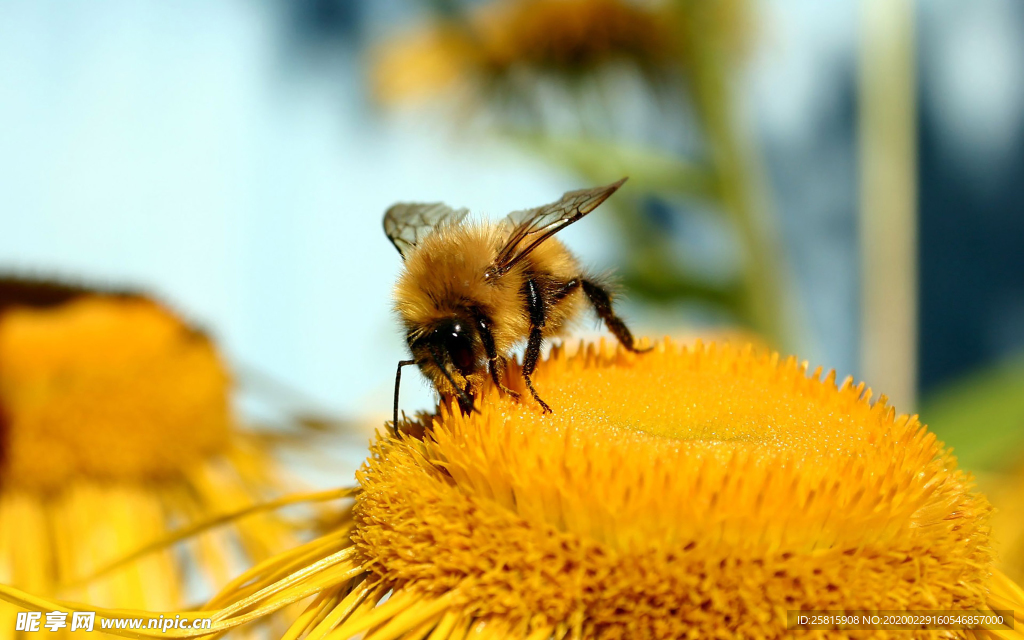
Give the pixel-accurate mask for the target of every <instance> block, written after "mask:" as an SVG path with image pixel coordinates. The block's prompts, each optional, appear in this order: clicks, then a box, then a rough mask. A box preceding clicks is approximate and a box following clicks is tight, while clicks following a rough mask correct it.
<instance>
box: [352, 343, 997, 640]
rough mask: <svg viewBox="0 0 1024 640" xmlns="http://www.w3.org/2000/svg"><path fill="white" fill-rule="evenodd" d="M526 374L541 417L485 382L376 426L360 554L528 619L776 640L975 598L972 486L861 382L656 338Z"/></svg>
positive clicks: (607, 633) (984, 530) (529, 626)
mask: <svg viewBox="0 0 1024 640" xmlns="http://www.w3.org/2000/svg"><path fill="white" fill-rule="evenodd" d="M520 380H521V373H520V371H519V370H518V369H517V368H516V367H511V368H510V371H509V372H508V376H507V379H506V381H505V383H506V384H507V385H509V386H510V387H512V388H514V389H517V390H519V391H522V392H524V393H523V397H524V398H528V397H529V395H528V392H526V390H525V388H523V385H522V384H521V382H520ZM534 384H535V386H536V388H537V390H538V392H539V393H540V395H541V396H542V397H543V398H544V399H545V401H546V402H547V403H548V404H549V405H550V406H551V407H552V408H553V409H554V413H551V414H542V413H541V412H540V411H539V409H538V407H537V405H536V404H535V403H532V402H530V401H526V400H524V401H516V400H514V399H511V398H509V397H506V396H501V395H499V394H498V393H497V391H496V390H495V389H493V388H492V389H487V390H485V392H484V394H483V395H482V396H481V397H480V398H478V400H477V407H478V411H474V412H473V413H472V414H470V415H468V416H463V415H461V414H460V413H459V412H458V410H457V408H454V407H453V410H448V409H443V410H442V411H440V412H439V414H438V415H436V416H431V417H429V418H425V419H424V420H423V421H422V424H420V425H419V426H421V427H422V428H424V429H425V430H426V435H425V436H424V437H423V438H422V439H417V438H412V437H403V438H400V439H394V438H389V437H381V438H380V439H379V440H378V442H377V443H376V445H375V449H374V456H373V457H372V458H371V459H370V460H369V461H368V462H367V464H366V465H365V466H364V468H363V470H362V471H361V474H360V477H359V481H360V485H361V488H362V492H361V493H360V495H359V496H358V498H357V501H356V505H355V510H354V517H355V522H356V527H355V531H354V533H353V535H352V539H353V541H354V542H355V544H356V547H357V550H358V553H359V557H360V561H361V563H362V566H363V567H364V568H366V569H367V570H369V571H371V572H372V573H373V574H374V575H376V576H377V577H379V579H381V580H382V581H384V583H385V584H391V585H401V586H402V588H403V590H405V591H415V592H420V593H423V594H425V595H427V596H431V597H441V596H445V597H446V598H448V599H449V601H451V602H456V603H458V606H459V607H462V608H464V610H465V611H466V613H467V615H471V616H472V617H473V618H474V619H478V620H489V621H491V622H492V623H493V624H499V625H502V627H503V628H507V629H509V630H513V629H519V630H522V631H523V633H524V634H525V633H527V632H529V631H531V630H543V629H546V628H557V627H558V626H559V625H563V626H567V627H568V628H575V629H578V630H579V631H580V632H581V633H583V634H584V635H587V636H590V637H622V638H634V637H653V638H674V637H681V636H685V635H687V634H688V633H689V634H696V635H698V636H705V635H713V634H721V633H723V632H728V633H729V634H735V635H740V636H744V637H751V636H763V637H773V636H779V635H782V634H784V633H785V619H786V611H787V610H794V609H847V610H849V609H878V610H886V609H901V610H902V609H970V608H984V607H985V606H986V605H985V603H986V598H987V595H988V584H989V577H990V572H991V557H990V551H989V548H988V526H987V515H988V510H989V507H988V504H987V502H986V501H985V500H984V498H983V497H981V496H980V495H978V494H976V493H973V492H972V491H971V488H970V484H969V482H968V479H967V478H966V477H965V475H964V474H963V473H962V472H961V471H959V470H957V469H956V464H955V460H954V459H953V458H952V457H951V456H950V454H949V453H948V452H947V451H946V450H944V449H943V447H942V444H941V443H939V442H937V441H936V439H935V437H934V435H933V434H931V433H929V432H928V431H927V430H926V429H925V428H924V427H923V426H922V425H921V424H920V423H919V422H918V421H917V419H916V417H908V416H899V417H897V416H896V414H895V412H894V411H893V410H892V409H891V408H889V407H888V406H887V405H886V403H885V400H884V397H883V398H882V399H881V400H879V401H878V402H876V403H874V404H871V403H870V402H869V399H870V396H871V392H870V390H865V389H864V386H863V385H860V386H853V385H851V384H850V383H849V381H847V382H846V383H844V384H843V385H841V386H840V387H837V386H836V384H835V379H834V374H829V375H828V376H826V377H824V379H822V377H821V372H820V370H819V371H817V372H815V373H814V375H811V376H808V374H807V368H806V364H798V363H797V362H796V361H795V360H794V359H789V360H785V361H780V360H779V359H778V357H777V356H772V355H758V354H755V353H754V352H753V350H752V349H749V348H748V349H746V350H736V349H732V348H728V347H726V348H715V347H714V346H712V347H709V348H706V349H705V348H703V347H701V346H700V345H698V346H697V347H696V348H695V349H680V348H679V347H678V346H676V345H673V344H671V343H663V344H660V345H659V346H658V347H657V348H656V349H655V350H654V351H652V352H650V353H647V354H642V355H639V356H637V355H633V354H629V353H625V352H623V351H621V350H618V351H615V350H610V349H605V348H604V347H603V346H602V347H601V348H598V349H594V348H593V347H590V348H587V349H581V350H580V351H579V352H578V353H577V354H576V355H574V356H571V357H567V356H565V355H564V354H562V353H560V352H559V351H558V350H557V349H556V350H555V352H554V353H553V354H552V356H551V357H550V358H549V359H548V360H547V361H545V362H543V363H541V365H540V366H539V367H538V370H537V372H536V374H535V376H534ZM406 426H407V428H408V429H409V430H412V429H413V425H406Z"/></svg>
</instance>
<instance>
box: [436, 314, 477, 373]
mask: <svg viewBox="0 0 1024 640" xmlns="http://www.w3.org/2000/svg"><path fill="white" fill-rule="evenodd" d="M436 333H437V334H438V336H437V338H438V342H439V343H440V345H441V348H442V349H444V351H445V352H446V353H447V354H448V357H449V358H451V361H452V365H454V366H455V368H456V369H458V370H459V373H461V374H462V375H464V376H468V375H470V374H472V373H474V372H475V371H476V364H477V359H476V353H475V351H474V349H473V334H472V332H471V331H470V329H469V326H468V325H467V324H466V323H463V322H453V323H452V324H450V325H446V326H444V327H441V328H439V329H438V330H437V332H436Z"/></svg>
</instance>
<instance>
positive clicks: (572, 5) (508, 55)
mask: <svg viewBox="0 0 1024 640" xmlns="http://www.w3.org/2000/svg"><path fill="white" fill-rule="evenodd" d="M672 19H673V14H672V13H670V12H669V11H667V10H666V8H665V7H663V6H657V5H651V4H649V3H647V4H645V3H639V2H633V1H631V0H500V1H498V2H491V3H490V4H487V5H485V6H484V7H482V8H481V9H480V10H478V11H476V12H475V13H473V14H472V15H471V16H469V17H468V18H467V20H466V21H464V22H460V21H448V22H440V23H438V24H435V25H433V26H432V27H431V28H427V29H421V30H419V31H416V32H412V33H410V34H405V35H402V36H401V37H399V38H395V39H394V40H392V41H389V42H386V43H385V44H384V46H383V47H381V49H380V51H379V54H378V55H377V62H376V68H375V70H374V81H375V85H376V86H375V92H376V94H377V96H378V97H379V98H380V99H381V100H382V101H384V102H398V101H402V100H406V99H415V98H422V97H428V96H432V95H437V94H442V93H444V92H446V91H448V90H451V89H456V88H459V85H462V88H466V85H477V87H478V88H482V87H484V86H485V85H491V84H493V83H494V82H495V81H497V80H502V79H511V78H512V77H513V76H515V75H516V74H521V73H523V72H525V73H528V74H538V73H539V74H543V73H554V74H569V75H573V74H580V73H585V72H588V71H593V70H595V69H597V68H599V67H601V66H602V65H604V64H607V63H612V62H622V61H625V62H630V63H633V64H635V65H637V66H639V67H640V68H641V69H643V70H645V71H654V70H656V69H658V68H661V67H664V66H665V65H666V64H668V63H669V61H670V60H671V58H672V56H673V55H674V54H676V53H678V42H675V39H674V33H673V31H672V29H671V27H670V24H671V23H670V21H671V20H672ZM521 79H522V78H519V80H521Z"/></svg>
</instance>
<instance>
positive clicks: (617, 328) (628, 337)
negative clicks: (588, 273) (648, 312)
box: [580, 280, 654, 353]
mask: <svg viewBox="0 0 1024 640" xmlns="http://www.w3.org/2000/svg"><path fill="white" fill-rule="evenodd" d="M580 284H581V285H582V286H583V293H585V294H586V296H587V299H588V300H590V304H592V305H593V306H594V311H596V312H597V315H598V317H600V318H601V320H604V324H605V326H607V327H608V330H609V331H611V332H612V333H613V334H615V337H616V338H617V339H618V340H619V342H620V343H622V346H624V347H626V349H627V350H629V351H632V352H633V353H644V352H646V351H650V350H651V349H653V348H654V347H646V348H644V349H639V348H637V346H636V342H635V341H634V340H633V334H632V333H630V331H629V327H627V326H626V323H625V322H623V321H622V318H620V317H619V316H617V315H615V312H614V311H613V310H612V299H611V296H609V295H608V292H607V291H606V290H605V289H604V287H602V286H601V285H598V284H595V283H593V282H591V281H590V280H582V281H581V282H580Z"/></svg>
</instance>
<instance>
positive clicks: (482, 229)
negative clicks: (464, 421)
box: [384, 178, 642, 429]
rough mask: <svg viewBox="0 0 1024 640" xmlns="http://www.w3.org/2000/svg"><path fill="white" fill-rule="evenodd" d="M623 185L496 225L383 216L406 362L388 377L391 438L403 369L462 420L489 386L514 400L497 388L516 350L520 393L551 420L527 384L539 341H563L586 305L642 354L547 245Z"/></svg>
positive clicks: (461, 214)
mask: <svg viewBox="0 0 1024 640" xmlns="http://www.w3.org/2000/svg"><path fill="white" fill-rule="evenodd" d="M625 181H626V179H625V178H623V179H622V180H619V181H618V182H614V183H612V184H609V185H606V186H603V187H597V188H594V189H581V190H578V191H570V192H568V193H566V194H564V195H563V196H562V198H561V199H560V200H558V201H557V202H553V203H551V204H547V205H544V206H542V207H537V208H535V209H526V210H522V211H514V212H512V213H510V214H509V215H508V216H507V217H506V218H505V219H504V220H501V221H500V222H497V223H495V222H484V221H467V217H468V215H469V211H468V210H467V209H453V208H451V207H449V206H447V205H445V204H442V203H400V204H396V205H394V206H392V207H391V208H389V209H388V210H387V212H386V213H385V214H384V232H385V233H386V234H387V237H388V238H389V239H390V240H391V242H392V243H393V244H394V245H395V248H396V249H398V253H399V254H400V255H401V256H402V259H403V261H404V264H403V268H402V272H401V275H400V276H399V278H398V283H397V284H396V286H395V292H394V301H395V311H396V313H397V315H398V317H399V318H400V320H401V323H402V325H403V327H404V328H405V339H406V342H407V344H408V345H409V351H410V352H411V354H412V359H410V360H402V361H400V362H399V363H398V370H397V372H396V374H395V406H394V420H395V421H394V423H393V424H394V427H395V428H396V429H397V425H398V394H399V388H400V385H401V379H402V367H405V366H408V365H411V364H415V365H418V366H419V368H420V371H422V372H423V374H424V375H425V376H426V377H427V378H428V379H430V381H431V382H432V383H433V385H434V387H435V389H437V391H438V393H440V394H441V396H442V398H451V397H455V398H457V399H458V402H459V406H460V408H461V409H462V410H463V411H464V412H467V413H468V412H470V411H472V409H473V398H474V396H475V395H476V393H477V391H478V390H479V389H480V386H481V385H482V384H483V383H484V382H485V380H486V379H487V378H488V377H490V379H491V380H492V381H493V382H494V384H495V385H497V387H498V388H499V389H501V390H502V391H503V392H504V393H507V394H509V395H511V396H515V397H518V394H517V393H516V392H515V391H513V390H511V389H508V388H507V387H505V386H504V385H503V384H502V380H503V379H504V376H503V374H504V371H505V367H506V363H507V362H508V358H509V357H510V354H511V352H512V350H513V349H514V348H515V347H516V346H517V345H520V344H522V343H523V342H525V343H526V351H525V354H524V356H523V368H522V373H523V380H524V382H525V383H526V388H527V389H529V391H530V394H531V395H532V396H533V399H534V400H536V401H537V403H538V404H539V405H540V407H541V408H542V409H543V411H544V412H550V411H551V407H549V406H548V404H547V403H546V402H544V400H542V399H541V397H540V395H539V394H538V393H537V390H536V389H535V388H534V385H533V381H532V380H531V379H530V376H531V375H532V374H533V371H534V368H535V367H536V366H537V359H538V358H539V356H540V351H541V345H542V344H543V342H544V340H545V339H548V338H553V337H556V336H560V335H563V334H564V332H565V331H566V330H567V328H568V325H569V324H570V323H571V321H572V320H574V319H575V318H576V317H578V316H579V314H580V313H581V312H582V310H583V308H584V306H585V304H586V303H589V304H590V306H592V307H593V308H594V310H595V311H596V312H597V315H598V316H599V317H600V318H601V320H603V321H604V323H605V325H606V326H607V327H608V329H609V330H610V331H611V332H612V333H613V334H614V335H615V337H616V338H617V339H618V340H619V342H620V343H622V345H623V346H624V347H625V348H626V349H629V350H630V351H634V352H640V351H642V350H641V349H638V348H637V345H636V341H635V340H634V339H633V334H631V333H630V331H629V329H628V328H627V327H626V324H625V323H624V322H623V321H622V319H621V318H619V316H617V315H616V314H615V312H614V310H613V309H612V298H611V295H610V293H609V291H608V288H607V287H606V286H605V285H604V284H602V282H601V281H600V279H598V278H596V277H595V276H593V275H592V274H590V273H588V272H587V271H586V270H584V269H583V268H582V267H581V266H580V264H579V261H578V260H577V259H576V257H575V256H573V254H572V253H571V252H570V251H569V250H568V249H567V248H566V247H565V245H564V244H562V243H561V242H560V241H559V240H558V239H557V238H555V237H554V236H555V234H556V233H558V232H559V231H561V230H562V229H564V228H566V227H568V226H569V225H570V224H572V223H574V222H576V221H577V220H579V219H580V218H582V217H584V216H585V215H587V214H588V213H590V212H591V211H593V210H594V209H596V208H597V207H598V205H600V204H601V203H602V202H604V201H605V200H606V199H608V197H609V196H611V195H612V194H613V193H615V191H616V190H617V189H618V188H619V187H621V186H622V184H623V183H624V182H625Z"/></svg>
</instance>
